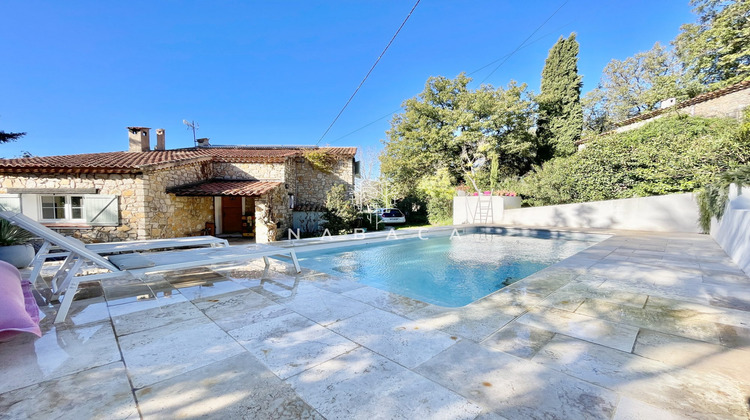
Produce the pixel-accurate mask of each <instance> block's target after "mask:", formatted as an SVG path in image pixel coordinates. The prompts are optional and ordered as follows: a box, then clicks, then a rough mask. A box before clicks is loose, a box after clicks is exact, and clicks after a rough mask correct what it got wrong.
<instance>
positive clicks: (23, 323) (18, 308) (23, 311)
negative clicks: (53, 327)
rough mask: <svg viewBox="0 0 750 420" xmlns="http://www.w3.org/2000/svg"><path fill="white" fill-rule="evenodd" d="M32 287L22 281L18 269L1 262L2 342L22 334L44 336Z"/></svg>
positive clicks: (27, 282) (0, 315) (0, 333)
mask: <svg viewBox="0 0 750 420" xmlns="http://www.w3.org/2000/svg"><path fill="white" fill-rule="evenodd" d="M31 287H32V286H31V283H30V282H29V281H28V280H24V281H23V282H22V281H21V273H19V272H18V269H17V268H16V267H13V266H12V265H10V264H8V263H6V262H5V261H0V341H5V340H7V339H9V338H10V337H12V336H14V335H16V334H18V333H20V332H28V333H32V334H36V335H37V336H38V337H41V336H42V331H41V330H40V329H39V307H37V306H36V300H34V295H33V293H32V292H31Z"/></svg>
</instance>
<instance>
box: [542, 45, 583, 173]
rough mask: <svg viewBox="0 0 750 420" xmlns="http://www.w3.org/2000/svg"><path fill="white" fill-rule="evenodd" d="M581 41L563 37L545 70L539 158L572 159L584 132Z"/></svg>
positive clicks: (546, 63)
mask: <svg viewBox="0 0 750 420" xmlns="http://www.w3.org/2000/svg"><path fill="white" fill-rule="evenodd" d="M578 48H579V47H578V42H577V41H576V35H575V34H574V33H572V34H570V36H569V37H568V38H567V39H566V38H563V37H560V39H558V40H557V42H556V43H555V45H554V46H552V49H550V50H549V54H548V55H547V60H546V61H545V63H544V70H542V92H541V94H540V95H539V96H538V97H537V102H538V104H539V118H538V120H537V138H538V141H539V153H538V155H537V159H538V161H539V162H543V161H546V160H549V159H551V158H552V157H553V156H569V155H571V154H572V153H574V152H575V151H576V144H575V142H576V141H577V140H579V139H580V138H581V132H582V131H583V109H582V108H581V86H582V85H583V83H582V81H581V79H582V76H580V75H579V74H578Z"/></svg>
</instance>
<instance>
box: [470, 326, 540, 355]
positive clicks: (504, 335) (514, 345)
mask: <svg viewBox="0 0 750 420" xmlns="http://www.w3.org/2000/svg"><path fill="white" fill-rule="evenodd" d="M554 336H555V333H553V332H551V331H548V330H545V329H541V328H535V327H532V326H529V325H525V324H520V323H518V322H514V323H512V324H510V325H508V326H507V327H504V328H503V329H501V330H500V331H498V332H496V333H495V334H492V335H491V336H489V337H487V339H486V340H484V341H482V345H483V346H485V347H489V348H491V349H494V350H500V351H502V352H505V353H508V354H512V355H514V356H516V357H521V358H523V359H531V358H532V357H534V355H535V354H536V352H538V351H539V349H541V348H542V347H544V346H545V345H546V344H547V343H548V342H549V341H550V340H552V337H554Z"/></svg>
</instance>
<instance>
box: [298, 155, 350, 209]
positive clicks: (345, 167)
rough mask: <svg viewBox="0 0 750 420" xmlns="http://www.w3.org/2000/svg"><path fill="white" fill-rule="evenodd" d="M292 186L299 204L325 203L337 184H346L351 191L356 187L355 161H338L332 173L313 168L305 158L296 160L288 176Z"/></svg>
mask: <svg viewBox="0 0 750 420" xmlns="http://www.w3.org/2000/svg"><path fill="white" fill-rule="evenodd" d="M287 183H288V184H290V185H291V186H292V191H293V192H294V196H295V201H296V203H297V204H325V201H326V194H328V191H329V190H330V189H331V187H333V186H334V185H337V184H346V185H347V188H348V189H349V191H352V190H353V189H354V161H353V159H343V160H339V161H337V162H336V163H335V164H334V166H333V171H332V173H330V174H327V173H323V172H321V171H317V170H315V169H313V167H312V165H310V163H309V162H308V161H306V160H304V159H303V158H300V159H296V160H294V169H293V172H292V173H290V174H289V176H288V177H287Z"/></svg>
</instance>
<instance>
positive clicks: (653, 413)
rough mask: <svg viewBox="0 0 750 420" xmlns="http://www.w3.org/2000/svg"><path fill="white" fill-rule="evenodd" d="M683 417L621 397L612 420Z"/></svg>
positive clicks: (660, 419)
mask: <svg viewBox="0 0 750 420" xmlns="http://www.w3.org/2000/svg"><path fill="white" fill-rule="evenodd" d="M684 418H685V417H683V416H681V415H679V414H676V413H673V412H670V411H669V410H663V409H661V408H658V407H654V406H653V405H650V404H646V403H645V402H643V401H638V400H636V399H633V398H630V397H627V396H624V395H621V396H620V402H619V404H617V411H616V412H615V416H614V417H612V420H650V419H658V420H683V419H684Z"/></svg>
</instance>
